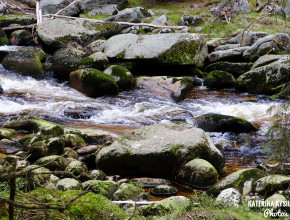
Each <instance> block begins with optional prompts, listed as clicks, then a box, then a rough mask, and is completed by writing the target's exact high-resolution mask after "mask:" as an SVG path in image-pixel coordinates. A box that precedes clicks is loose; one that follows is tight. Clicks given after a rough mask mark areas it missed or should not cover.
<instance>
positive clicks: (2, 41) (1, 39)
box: [0, 28, 9, 46]
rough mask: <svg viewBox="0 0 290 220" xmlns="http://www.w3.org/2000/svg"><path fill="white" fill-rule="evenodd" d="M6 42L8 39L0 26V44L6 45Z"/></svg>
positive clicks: (7, 42)
mask: <svg viewBox="0 0 290 220" xmlns="http://www.w3.org/2000/svg"><path fill="white" fill-rule="evenodd" d="M8 44H9V40H8V38H7V35H6V33H5V31H3V30H2V29H1V28H0V46H2V45H8Z"/></svg>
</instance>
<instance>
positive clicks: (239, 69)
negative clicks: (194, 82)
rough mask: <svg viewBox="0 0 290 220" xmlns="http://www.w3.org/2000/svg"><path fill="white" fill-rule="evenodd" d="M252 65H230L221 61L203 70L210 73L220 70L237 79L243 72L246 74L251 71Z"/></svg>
mask: <svg viewBox="0 0 290 220" xmlns="http://www.w3.org/2000/svg"><path fill="white" fill-rule="evenodd" d="M252 65H253V64H252V63H231V62H223V61H221V62H217V63H212V64H210V65H208V66H207V67H206V68H205V71H206V72H212V71H216V70H221V71H225V72H228V73H230V74H232V75H233V76H234V77H239V76H240V75H242V74H244V73H245V72H248V71H249V70H250V69H251V67H252Z"/></svg>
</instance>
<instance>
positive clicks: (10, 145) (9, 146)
mask: <svg viewBox="0 0 290 220" xmlns="http://www.w3.org/2000/svg"><path fill="white" fill-rule="evenodd" d="M21 149H22V144H20V143H19V142H17V141H13V140H9V139H2V140H0V152H3V151H4V152H5V153H7V154H13V153H16V152H17V151H20V150H21Z"/></svg>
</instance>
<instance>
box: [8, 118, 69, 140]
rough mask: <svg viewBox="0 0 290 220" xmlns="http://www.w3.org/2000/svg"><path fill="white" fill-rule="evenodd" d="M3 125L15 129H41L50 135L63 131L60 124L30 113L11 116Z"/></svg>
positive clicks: (32, 130) (60, 133) (33, 130)
mask: <svg viewBox="0 0 290 220" xmlns="http://www.w3.org/2000/svg"><path fill="white" fill-rule="evenodd" d="M3 127H4V128H11V129H15V130H26V131H30V132H38V131H41V132H42V133H43V134H46V135H52V136H55V137H56V136H60V135H63V133H64V130H63V128H62V127H61V126H60V125H58V124H55V123H52V122H49V121H46V120H43V119H40V118H37V117H35V116H31V115H23V116H18V117H14V118H11V119H10V120H8V121H6V122H5V123H4V125H3Z"/></svg>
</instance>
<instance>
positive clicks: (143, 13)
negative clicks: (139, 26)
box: [105, 7, 151, 23]
mask: <svg viewBox="0 0 290 220" xmlns="http://www.w3.org/2000/svg"><path fill="white" fill-rule="evenodd" d="M150 16H151V14H150V12H149V11H148V10H146V9H144V8H141V7H137V8H126V9H124V10H122V11H119V12H118V14H117V15H114V16H112V17H109V18H107V19H105V21H111V22H130V23H140V22H141V21H142V20H143V19H144V18H146V17H150Z"/></svg>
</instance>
